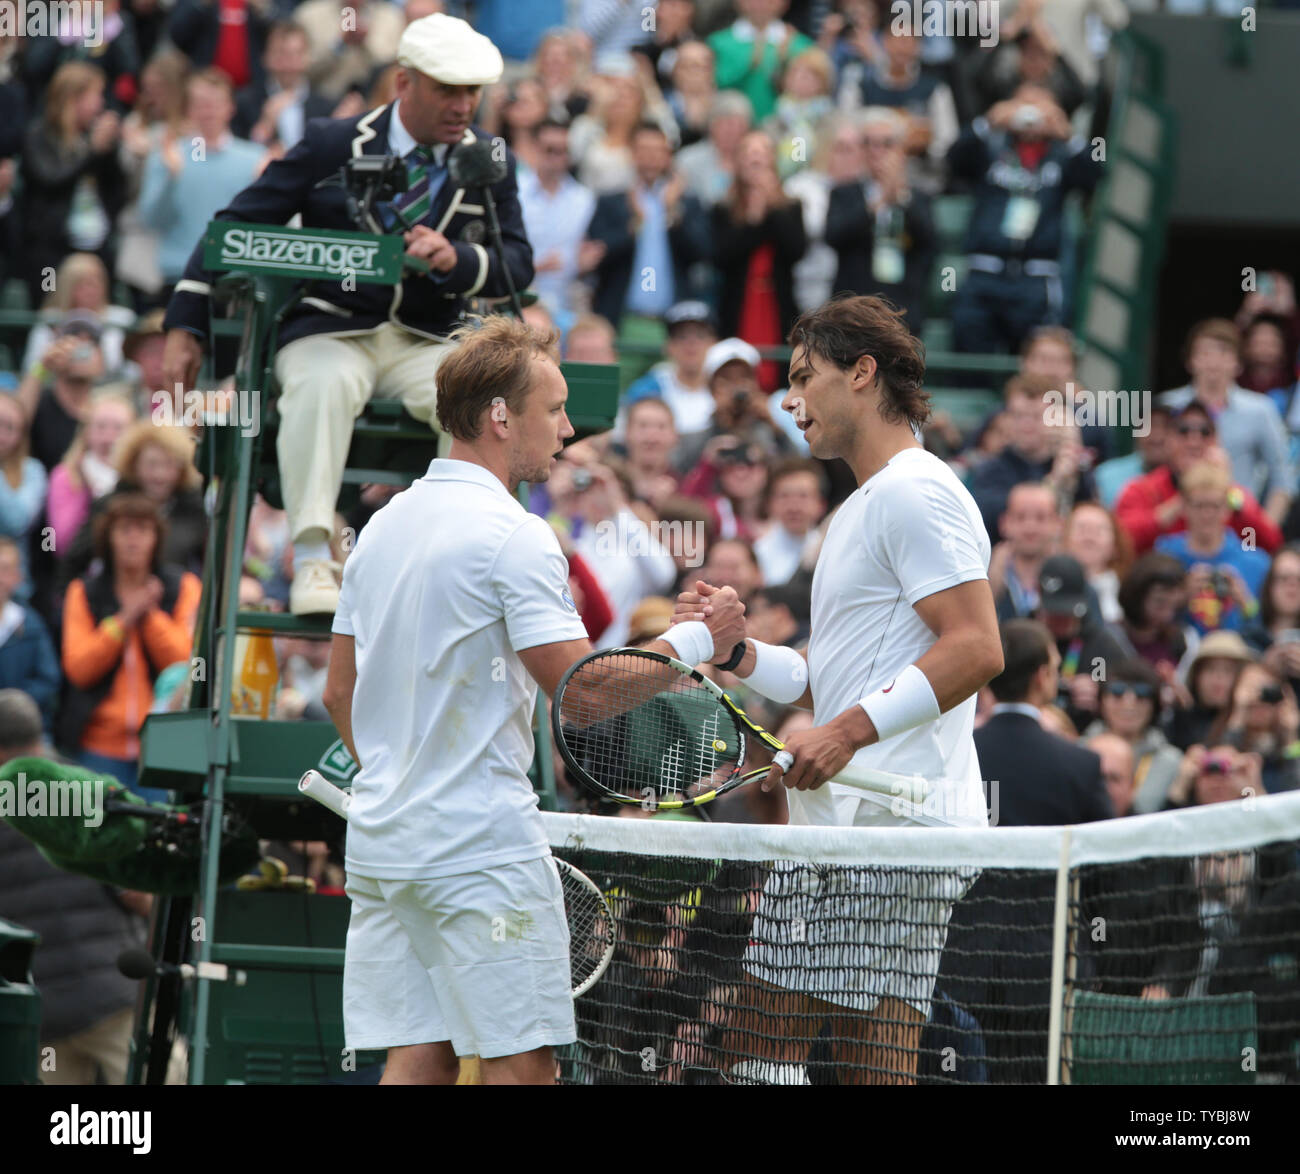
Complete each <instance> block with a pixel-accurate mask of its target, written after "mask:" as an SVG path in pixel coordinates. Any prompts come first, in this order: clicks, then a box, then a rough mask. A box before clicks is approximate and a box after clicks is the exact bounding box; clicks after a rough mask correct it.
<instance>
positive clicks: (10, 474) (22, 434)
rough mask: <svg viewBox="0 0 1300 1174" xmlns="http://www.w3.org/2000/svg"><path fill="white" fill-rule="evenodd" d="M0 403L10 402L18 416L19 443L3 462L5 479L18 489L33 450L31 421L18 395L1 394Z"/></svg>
mask: <svg viewBox="0 0 1300 1174" xmlns="http://www.w3.org/2000/svg"><path fill="white" fill-rule="evenodd" d="M0 403H6V404H8V405H9V406H10V407H11V408H13V410H14V412H15V413H16V414H17V416H18V443H17V444H15V445H14V451H13V452H11V453H10V454H9V455H8V456H7V457H5V459H4V463H3V468H4V476H5V480H6V481H8V482H9V484H10V486H11V487H12V488H14V489H17V488H18V487H19V486H20V485H22V483H23V464H24V463H25V462H26V460H27V457H28V454H29V452H30V450H31V421H30V420H28V418H27V409H26V408H25V407H23V401H22V400H20V399H19V398H18V397H17V396H14V395H0Z"/></svg>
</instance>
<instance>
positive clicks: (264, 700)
mask: <svg viewBox="0 0 1300 1174" xmlns="http://www.w3.org/2000/svg"><path fill="white" fill-rule="evenodd" d="M239 640H240V643H241V644H242V645H243V647H242V648H239V649H237V650H236V654H235V663H236V664H237V665H238V672H237V674H236V676H235V687H234V690H233V692H232V694H231V711H232V713H234V714H237V715H238V716H240V717H260V718H262V719H266V718H269V717H270V716H271V712H272V708H273V707H274V705H275V694H276V690H277V689H278V688H279V685H280V666H279V664H278V663H277V662H276V659H275V641H274V640H273V639H272V637H271V633H270V632H264V631H252V632H249V633H248V634H247V635H246V636H240V637H239Z"/></svg>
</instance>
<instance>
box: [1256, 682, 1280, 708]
mask: <svg viewBox="0 0 1300 1174" xmlns="http://www.w3.org/2000/svg"><path fill="white" fill-rule="evenodd" d="M1259 699H1260V701H1261V702H1263V704H1265V705H1281V704H1282V690H1281V689H1280V688H1279V687H1278V686H1277V685H1266V686H1265V687H1264V688H1263V689H1261V690H1260V691H1259Z"/></svg>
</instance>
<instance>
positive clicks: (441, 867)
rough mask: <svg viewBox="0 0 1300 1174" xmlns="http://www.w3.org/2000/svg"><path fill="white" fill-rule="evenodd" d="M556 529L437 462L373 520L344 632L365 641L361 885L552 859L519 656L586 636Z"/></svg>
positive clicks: (361, 647) (348, 588)
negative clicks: (532, 767)
mask: <svg viewBox="0 0 1300 1174" xmlns="http://www.w3.org/2000/svg"><path fill="white" fill-rule="evenodd" d="M568 582H569V570H568V563H567V562H566V560H565V558H564V555H563V554H562V553H561V552H560V544H559V542H558V541H557V540H556V537H555V534H554V532H553V531H552V530H551V528H550V526H549V525H548V524H547V523H546V522H545V521H544V520H543V519H541V518H539V517H537V516H535V515H533V514H529V513H528V512H527V511H526V510H525V509H524V508H523V506H521V505H520V504H519V502H517V501H516V500H515V499H514V498H513V497H512V496H511V495H510V493H509V492H508V491H507V490H506V487H505V486H504V485H503V484H502V483H501V482H500V481H499V480H498V479H497V478H496V477H495V476H493V475H492V474H491V473H489V472H488V471H487V470H486V469H483V468H481V467H480V466H478V465H474V464H470V463H468V462H466V461H452V460H435V461H433V462H432V463H431V464H430V465H429V471H428V473H427V474H425V476H424V477H422V478H421V479H420V480H419V481H417V482H415V484H414V485H412V486H411V488H410V489H408V490H407V491H406V492H405V493H399V494H398V495H397V496H396V497H394V498H393V499H392V501H390V502H389V503H388V504H387V505H386V506H384V508H383V509H381V510H380V511H379V512H378V513H376V514H375V516H374V517H373V518H371V520H370V522H369V523H368V524H367V525H366V528H365V529H364V530H363V531H362V532H361V537H360V539H359V540H358V542H357V547H356V550H354V551H353V552H352V556H351V557H350V558H349V559H348V561H347V563H346V564H345V566H344V571H343V588H342V591H341V593H340V597H339V606H338V611H337V612H336V613H335V616H334V629H333V630H334V631H335V632H340V633H342V634H343V635H350V636H352V637H354V638H355V640H356V662H357V683H356V688H355V689H354V691H353V695H352V734H353V739H354V741H355V744H356V748H357V755H358V757H359V758H360V760H361V769H360V770H359V771H358V772H357V775H356V777H355V778H354V779H353V782H352V806H351V807H350V808H349V811H348V833H347V851H346V855H345V861H346V864H347V867H348V870H349V871H350V872H354V873H357V874H358V875H361V876H366V877H374V878H377V879H380V880H411V879H424V878H430V877H440V876H450V875H453V874H457V873H464V872H474V871H477V870H479V869H484V868H491V867H493V866H495V865H500V864H511V863H515V862H518V861H523V860H534V859H536V858H537V857H539V856H544V855H546V853H547V852H548V851H549V850H550V849H549V847H548V845H547V837H546V832H545V830H544V828H543V826H542V821H541V816H540V814H539V813H538V810H537V797H536V795H535V794H534V792H533V789H532V787H531V786H530V785H529V782H528V777H527V771H528V766H529V763H530V762H531V761H532V757H533V732H532V716H533V706H534V703H535V701H536V698H537V685H536V683H535V682H534V681H533V679H532V677H530V676H529V675H528V672H527V670H526V669H525V668H524V665H523V662H522V661H521V660H520V659H519V657H518V655H517V653H518V652H519V650H520V649H523V648H532V647H534V646H536V645H538V644H551V643H554V642H556V641H560V640H579V639H584V638H585V637H586V634H587V633H586V630H585V629H584V628H583V626H582V621H581V620H580V619H579V618H578V613H577V611H576V609H575V608H574V605H573V600H572V597H571V596H570V594H569V589H568Z"/></svg>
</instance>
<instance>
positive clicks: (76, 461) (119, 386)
mask: <svg viewBox="0 0 1300 1174" xmlns="http://www.w3.org/2000/svg"><path fill="white" fill-rule="evenodd" d="M101 404H121V405H122V406H123V407H125V408H126V410H127V419H128V420H129V421H131V422H134V421H135V418H136V410H135V401H134V400H133V399H132V398H131V388H130V386H129V385H128V384H126V383H111V384H108V385H107V386H105V387H100V388H97V389H96V390H95V391H92V392H91V393H90V406H89V407H88V408H87V409H86V419H85V422H84V423H83V424H81V425H79V426H78V428H77V434H76V436H74V437H73V438H72V443H71V444H70V445H68V451H67V452H66V453H64V454H63V460H61V461H60V462H59V467H60V468H61V469H62V470H63V471H64V473H65V474H67V478H68V483H69V484H70V485H71V486H72V488H73V489H75V490H76V491H77V492H78V493H80V492H81V490H83V489H85V488H86V482H85V480H84V479H83V478H82V476H81V462H82V461H83V460H84V459H85V456H86V449H87V443H86V433H87V430H88V429H89V427H90V418H91V416H93V415H94V414H95V409H96V408H97V407H99V406H100V405H101Z"/></svg>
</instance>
